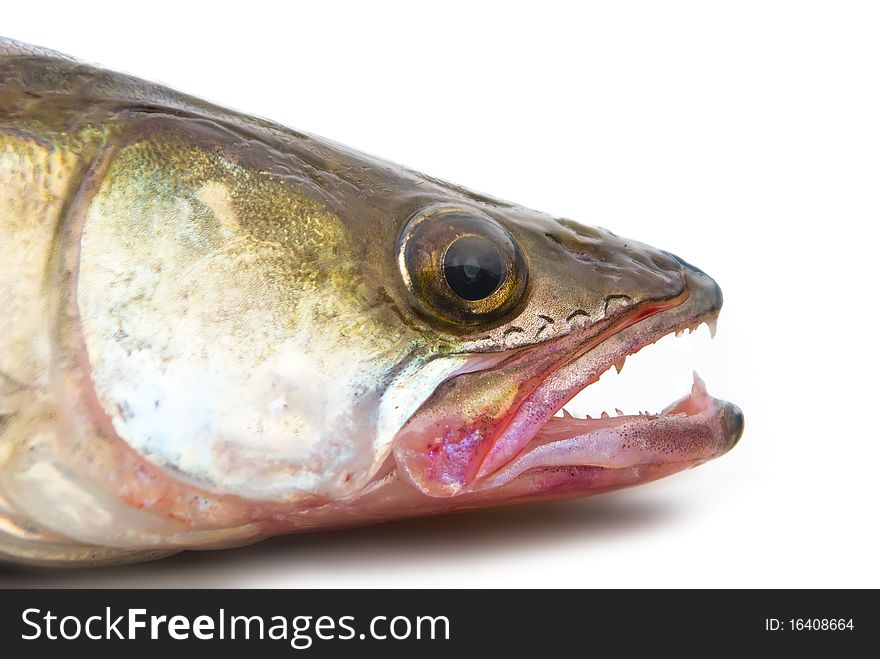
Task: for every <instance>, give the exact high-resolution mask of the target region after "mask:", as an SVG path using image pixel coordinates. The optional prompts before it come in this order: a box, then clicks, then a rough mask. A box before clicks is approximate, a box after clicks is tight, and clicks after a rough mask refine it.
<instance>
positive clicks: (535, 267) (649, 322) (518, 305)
mask: <svg viewBox="0 0 880 659" xmlns="http://www.w3.org/2000/svg"><path fill="white" fill-rule="evenodd" d="M397 265H398V269H399V271H400V282H401V283H402V285H403V287H404V288H405V289H406V293H407V296H408V300H409V302H410V305H409V311H408V313H410V314H411V315H412V322H414V323H421V324H423V331H425V332H429V333H430V332H433V333H434V334H435V335H436V338H437V343H438V344H440V343H443V344H445V345H447V346H448V345H451V346H452V347H451V348H447V349H446V352H445V354H443V355H438V356H437V358H438V359H450V358H453V357H454V358H458V359H464V361H463V363H462V364H461V366H460V367H459V368H458V369H457V370H456V371H455V372H453V373H452V374H450V375H448V376H446V377H444V378H443V379H442V381H439V382H434V383H432V384H431V385H430V386H433V387H434V388H433V391H432V392H431V393H430V395H428V396H427V397H426V399H425V400H424V402H423V404H422V405H420V406H419V408H418V409H417V410H416V411H415V412H414V413H413V414H412V415H411V416H410V417H409V418H408V419H407V420H406V422H405V423H404V424H403V425H402V427H401V429H400V431H399V432H398V433H397V435H396V437H395V439H394V442H393V451H394V459H395V461H396V466H397V469H398V471H399V474H400V476H401V477H402V478H404V479H405V480H406V481H407V482H408V483H409V484H411V485H412V486H414V487H415V488H417V489H418V490H419V491H420V492H421V493H422V494H424V495H427V496H429V497H436V498H449V497H464V498H465V499H472V498H474V497H477V498H487V497H488V498H493V497H496V498H498V497H500V498H521V497H523V496H535V495H554V494H571V493H590V492H595V491H604V490H608V489H615V488H619V487H624V486H628V485H635V484H638V483H642V482H646V481H649V480H653V479H656V478H659V477H661V476H664V475H667V474H670V473H673V472H676V471H680V470H682V469H685V468H688V467H691V466H694V465H697V464H700V463H702V462H705V461H707V460H709V459H711V458H714V457H717V456H719V455H721V454H723V453H725V452H726V451H727V450H729V449H730V448H731V447H732V446H733V445H734V444H735V443H736V442H737V440H738V439H739V437H740V435H741V433H742V429H743V416H742V413H741V412H740V410H739V409H738V408H737V407H736V406H735V405H733V404H731V403H727V402H724V401H720V400H717V399H715V398H712V397H711V396H709V394H708V393H707V392H706V388H705V386H704V384H703V383H702V381H701V380H699V378H697V377H695V381H694V385H693V388H692V391H691V393H690V394H689V395H688V396H686V397H685V398H683V399H681V400H679V401H677V402H675V403H672V404H671V405H669V406H668V407H667V408H666V409H665V410H663V411H662V412H660V413H657V414H638V415H631V416H627V415H621V416H617V417H611V418H609V417H604V416H603V418H599V419H590V418H587V419H576V418H573V417H571V416H570V415H567V414H566V415H564V416H562V417H560V416H558V415H557V413H558V412H559V411H560V409H561V408H562V406H563V405H564V404H565V403H567V402H568V401H569V400H570V399H571V398H573V397H574V396H575V395H576V394H578V393H579V392H580V391H581V390H583V389H584V388H586V387H588V386H589V385H590V384H592V383H593V382H595V381H596V380H598V378H599V377H600V375H601V374H602V373H603V372H604V371H606V370H607V369H609V368H611V367H612V366H613V365H615V364H617V365H618V366H621V367H622V362H623V360H624V359H625V358H626V356H627V355H630V354H633V353H635V352H637V351H639V350H640V349H641V348H643V347H644V346H646V345H648V344H651V343H653V342H655V341H657V340H658V339H660V338H661V337H663V336H664V335H666V334H669V333H673V332H681V331H683V330H685V329H693V328H696V327H697V326H698V325H700V324H702V323H707V324H708V325H709V326H710V329H711V330H712V331H713V333H714V325H715V321H716V318H717V316H718V313H719V310H720V308H721V304H722V295H721V290H720V288H719V286H718V285H717V284H716V283H715V281H714V280H712V279H711V278H710V277H709V276H708V275H706V274H705V273H704V272H703V271H702V270H700V269H698V268H696V267H694V266H691V265H690V264H688V263H687V262H685V261H683V260H682V259H680V258H678V257H676V256H674V255H672V254H670V253H668V252H665V251H662V250H659V249H655V248H653V247H650V246H648V245H645V244H642V243H639V242H636V241H633V240H629V239H626V238H622V237H619V236H617V235H615V234H613V233H612V232H610V231H607V230H605V229H601V228H595V227H589V226H585V225H582V224H579V223H577V222H574V221H571V220H567V219H558V218H553V217H550V216H547V215H543V214H540V213H537V212H533V211H529V210H527V209H523V208H520V207H513V206H500V207H499V206H494V207H493V206H487V205H483V206H482V207H477V206H467V205H462V204H451V205H445V204H433V205H430V206H428V207H427V208H424V209H422V210H419V211H418V212H416V213H415V214H413V215H412V217H410V218H409V219H408V220H407V222H406V223H405V224H404V226H403V228H402V230H401V232H400V235H399V237H398V259H397Z"/></svg>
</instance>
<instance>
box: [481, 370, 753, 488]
mask: <svg viewBox="0 0 880 659" xmlns="http://www.w3.org/2000/svg"><path fill="white" fill-rule="evenodd" d="M741 431H742V415H741V413H740V412H739V409H738V408H737V407H736V406H735V405H732V404H730V403H727V402H725V401H720V400H717V399H715V398H712V397H711V396H709V394H708V393H707V392H706V389H705V385H704V384H703V382H702V381H701V380H700V379H699V378H698V377H696V375H695V380H694V385H693V388H692V390H691V393H690V395H688V396H686V397H685V398H682V399H681V400H679V401H677V402H676V403H673V404H672V405H670V406H669V407H667V408H666V409H665V410H664V411H663V412H661V413H660V414H656V415H637V416H618V417H603V418H600V419H576V418H573V417H562V418H560V417H554V418H552V419H550V420H549V421H548V422H547V423H546V424H545V425H544V426H543V427H542V428H541V430H539V431H538V433H537V434H536V435H535V437H534V438H533V439H532V440H531V441H530V442H529V444H528V445H527V446H526V447H525V448H524V449H523V451H522V452H521V453H520V454H519V455H518V456H517V457H516V458H514V459H513V460H511V461H510V462H509V463H508V464H506V465H505V466H504V467H502V468H501V469H499V470H497V471H495V472H494V473H492V474H490V475H487V476H486V477H484V478H481V479H479V480H478V481H477V482H475V483H473V484H472V486H471V488H470V490H471V491H487V490H491V489H498V488H502V487H504V486H505V485H507V484H509V483H512V482H513V481H514V480H518V479H521V478H523V477H527V479H528V478H532V479H534V478H536V477H538V474H539V473H540V472H543V476H542V478H544V479H545V480H546V479H547V478H551V479H553V480H554V481H559V483H558V485H559V486H564V480H565V479H564V478H561V477H560V473H558V472H560V471H561V472H563V473H564V472H565V471H566V470H568V472H569V473H570V475H571V478H572V480H574V481H575V482H579V483H582V484H583V482H584V481H585V480H591V481H594V482H595V486H596V487H598V488H600V489H610V488H615V487H623V486H626V485H633V484H636V483H639V482H646V481H648V480H653V479H654V478H659V477H660V476H663V475H667V474H670V473H674V472H677V471H681V470H683V469H686V468H688V467H692V466H696V465H698V464H701V463H703V462H705V461H707V460H710V459H712V458H715V457H718V456H720V455H722V454H723V453H725V452H727V451H728V450H729V449H730V448H732V447H733V445H734V444H735V443H736V441H737V440H738V439H739V436H740V434H741ZM578 470H586V472H582V471H578ZM655 474H656V475H655ZM587 477H588V478H587Z"/></svg>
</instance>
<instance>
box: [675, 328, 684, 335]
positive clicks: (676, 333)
mask: <svg viewBox="0 0 880 659" xmlns="http://www.w3.org/2000/svg"><path fill="white" fill-rule="evenodd" d="M682 335H684V330H683V329H680V330H675V336H682Z"/></svg>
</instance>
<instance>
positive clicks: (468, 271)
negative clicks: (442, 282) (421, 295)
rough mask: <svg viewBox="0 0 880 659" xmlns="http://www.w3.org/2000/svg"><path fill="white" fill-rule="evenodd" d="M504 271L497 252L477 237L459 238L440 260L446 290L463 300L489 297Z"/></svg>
mask: <svg viewBox="0 0 880 659" xmlns="http://www.w3.org/2000/svg"><path fill="white" fill-rule="evenodd" d="M506 270H507V268H506V266H505V264H504V259H502V258H501V254H500V253H499V252H498V248H497V247H495V245H494V244H493V243H492V242H491V241H489V240H486V239H485V238H480V237H479V236H465V237H464V238H459V239H458V240H456V241H455V242H454V243H452V244H451V245H450V246H449V249H447V250H446V257H445V259H444V260H443V273H444V274H445V275H446V282H447V283H448V284H449V288H451V289H452V292H453V293H455V294H456V295H458V297H460V298H464V299H465V300H482V299H483V298H486V297H489V296H490V295H492V293H494V292H495V289H497V288H498V286H499V285H500V284H501V282H502V281H503V279H504V275H505V273H506Z"/></svg>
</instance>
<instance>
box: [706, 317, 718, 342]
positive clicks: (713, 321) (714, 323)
mask: <svg viewBox="0 0 880 659" xmlns="http://www.w3.org/2000/svg"><path fill="white" fill-rule="evenodd" d="M703 322H704V323H706V327H708V328H709V336H711V337H712V338H713V339H714V338H715V332H716V331H718V316H712V317H711V318H709V319H707V320H705V321H703Z"/></svg>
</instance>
